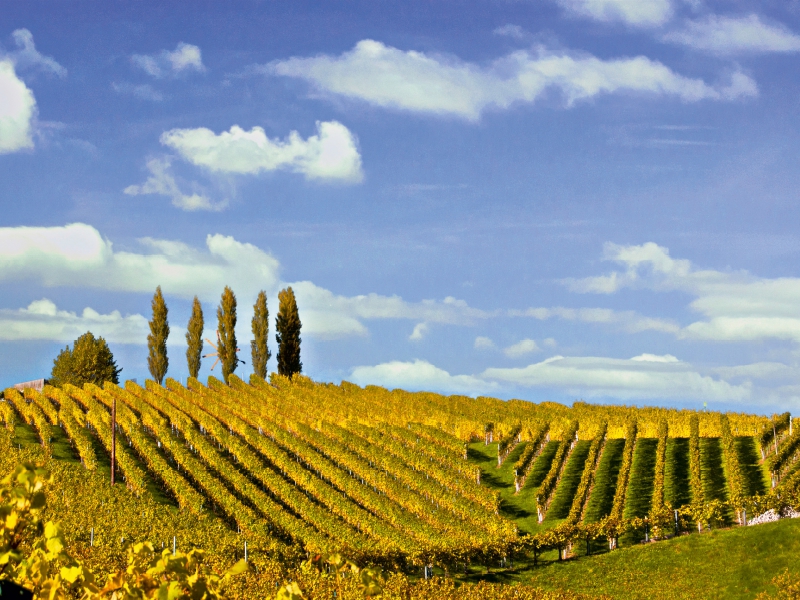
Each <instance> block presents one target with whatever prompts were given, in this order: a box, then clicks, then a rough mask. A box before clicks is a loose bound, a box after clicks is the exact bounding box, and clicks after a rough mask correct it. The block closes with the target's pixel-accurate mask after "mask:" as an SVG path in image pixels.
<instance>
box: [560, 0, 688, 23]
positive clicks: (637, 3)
mask: <svg viewBox="0 0 800 600" xmlns="http://www.w3.org/2000/svg"><path fill="white" fill-rule="evenodd" d="M557 1H558V3H559V4H560V5H561V6H562V7H563V8H565V9H566V10H567V11H569V12H571V13H572V14H574V15H577V16H581V17H589V18H591V19H595V20H597V21H605V22H607V21H622V22H624V23H627V24H629V25H635V26H640V27H653V26H657V25H663V24H664V23H666V22H667V21H668V20H669V19H670V17H671V16H672V4H671V2H670V0H557Z"/></svg>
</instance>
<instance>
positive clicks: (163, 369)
mask: <svg viewBox="0 0 800 600" xmlns="http://www.w3.org/2000/svg"><path fill="white" fill-rule="evenodd" d="M152 307H153V318H152V319H151V320H150V334H149V335H148V336H147V349H148V351H149V355H148V357H147V368H148V369H150V375H151V376H152V377H153V379H155V380H156V381H157V382H158V385H161V382H162V381H164V376H165V375H166V374H167V369H168V368H169V359H168V358H167V337H169V323H168V322H167V303H166V302H164V296H163V294H162V293H161V286H158V287H157V288H156V293H155V294H154V295H153V303H152Z"/></svg>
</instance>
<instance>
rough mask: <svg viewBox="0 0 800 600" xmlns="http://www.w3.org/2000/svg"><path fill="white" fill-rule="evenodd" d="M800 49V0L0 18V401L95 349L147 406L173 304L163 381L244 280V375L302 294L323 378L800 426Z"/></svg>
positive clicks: (23, 12)
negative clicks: (202, 322) (649, 407)
mask: <svg viewBox="0 0 800 600" xmlns="http://www.w3.org/2000/svg"><path fill="white" fill-rule="evenodd" d="M189 6H191V8H189ZM799 54H800V3H797V2H786V1H783V2H775V1H764V2H755V1H751V2H740V1H736V0H729V1H720V2H712V1H704V0H541V1H537V2H533V1H523V0H519V1H510V0H508V1H500V0H498V1H496V2H491V1H486V2H421V1H420V2H416V1H404V2H389V1H386V2H380V3H376V2H283V3H276V2H236V3H222V2H197V3H192V4H191V5H189V4H182V3H163V2H159V3H150V2H136V3H122V2H115V3H108V2H35V1H34V2H24V3H22V2H16V3H8V4H7V5H6V6H5V7H4V9H3V11H2V12H1V13H0V181H2V183H3V185H2V186H0V203H2V209H3V210H2V213H1V214H2V220H0V322H1V323H0V364H1V365H2V369H0V371H1V372H2V374H0V379H1V380H2V381H0V385H8V384H11V383H15V382H17V381H21V380H26V379H32V378H37V377H42V376H46V375H48V374H49V371H50V368H51V366H52V359H53V358H54V356H55V355H56V354H57V352H58V350H59V348H63V347H64V346H65V345H66V344H68V343H70V342H71V341H72V340H73V339H75V337H77V336H78V335H80V334H81V333H83V332H84V331H87V330H91V331H93V332H94V333H95V334H97V335H102V336H104V337H105V338H106V339H107V340H108V341H109V343H110V345H111V347H112V349H113V351H114V353H115V356H116V357H117V359H118V362H119V364H120V366H121V367H122V368H123V376H124V377H135V378H138V379H139V380H140V381H141V380H142V379H144V378H145V377H146V376H147V366H146V346H145V343H146V335H147V320H148V319H149V318H150V300H151V298H152V294H153V291H154V290H155V287H156V286H157V285H161V286H162V288H163V290H164V293H165V296H166V298H167V303H168V306H169V310H170V313H169V314H170V325H171V327H172V335H171V336H170V346H169V351H170V369H169V373H168V374H169V375H171V376H173V377H176V378H184V377H185V376H186V374H187V369H186V361H185V358H184V353H185V342H184V337H183V336H184V333H185V326H186V322H187V320H188V316H189V310H190V305H191V299H192V297H193V296H194V295H198V296H199V297H200V299H201V300H202V301H203V307H204V311H205V316H206V337H209V338H213V335H214V329H215V328H216V317H215V310H216V306H217V304H218V302H219V297H220V294H221V292H222V289H223V287H224V286H225V285H230V286H231V287H232V288H233V289H234V292H235V293H236V294H237V297H238V300H239V328H238V336H239V340H240V347H241V348H242V349H243V352H242V358H243V359H244V360H245V361H246V362H247V363H248V365H245V366H243V367H240V369H241V374H242V375H243V376H245V377H246V376H247V375H248V374H249V362H250V361H249V344H248V341H249V339H250V328H249V324H250V317H251V315H252V304H253V302H254V301H255V298H256V295H257V293H258V291H259V290H261V289H264V290H266V291H267V293H268V296H269V308H270V311H271V313H272V314H273V316H274V313H275V311H276V309H277V292H278V291H279V290H280V289H281V288H282V287H284V286H286V285H292V286H293V288H294V289H295V291H296V293H297V296H298V305H299V310H300V314H301V318H302V320H303V346H302V351H303V356H302V359H303V363H304V372H305V373H306V374H308V375H310V376H311V377H313V378H315V379H320V380H329V381H337V382H338V381H341V380H342V379H347V380H350V381H355V382H357V383H360V384H362V385H363V384H368V383H374V384H379V385H387V386H389V387H404V388H408V389H432V390H436V391H441V392H445V393H463V394H469V395H479V394H487V395H494V396H498V397H503V398H511V397H518V398H525V399H530V400H534V401H541V400H556V401H561V402H570V401H572V400H575V399H585V400H589V401H597V402H624V403H636V404H659V405H669V406H688V407H699V406H702V405H703V403H707V404H708V406H709V407H710V408H711V407H713V408H724V409H731V410H745V411H752V412H765V413H769V412H772V411H775V410H783V409H787V408H788V409H791V408H792V407H793V406H795V405H796V404H797V401H798V398H799V397H800V371H798V357H799V354H798V343H800V267H798V264H800V263H799V262H798V258H800V237H799V236H798V232H797V223H798V220H799V218H800V209H799V208H798V202H797V196H798V193H797V191H796V190H797V187H798V186H797V184H798V176H797V173H798V160H799V159H798V156H800V136H798V128H797V127H796V122H797V116H798V112H799V111H800V103H799V102H798V98H800V95H799V94H800V68H799V67H800V65H799V64H798V55H799ZM272 329H273V330H274V323H273V325H272ZM272 333H273V334H274V331H273V332H272ZM270 346H271V349H272V350H273V359H272V360H271V361H270V363H269V368H270V370H272V369H274V368H275V364H276V363H275V359H274V354H275V352H276V350H277V349H276V347H275V342H274V337H272V338H271V340H270ZM210 366H211V364H210V362H209V363H206V364H204V366H203V369H202V371H201V377H204V376H206V375H208V374H209V373H210V371H209V368H210ZM218 369H219V368H218V367H217V370H216V371H215V372H216V373H218ZM237 373H238V372H237Z"/></svg>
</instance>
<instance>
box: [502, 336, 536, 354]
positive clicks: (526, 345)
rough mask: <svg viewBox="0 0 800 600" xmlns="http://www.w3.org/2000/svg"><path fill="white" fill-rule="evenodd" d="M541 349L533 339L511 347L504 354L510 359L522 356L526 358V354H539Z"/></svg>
mask: <svg viewBox="0 0 800 600" xmlns="http://www.w3.org/2000/svg"><path fill="white" fill-rule="evenodd" d="M539 350H540V348H539V346H537V345H536V342H535V341H534V340H531V339H524V340H521V341H519V342H517V343H516V344H514V345H513V346H509V347H508V348H506V349H505V350H503V352H504V353H505V355H506V356H508V357H509V358H519V357H520V356H525V355H526V354H530V353H531V352H539Z"/></svg>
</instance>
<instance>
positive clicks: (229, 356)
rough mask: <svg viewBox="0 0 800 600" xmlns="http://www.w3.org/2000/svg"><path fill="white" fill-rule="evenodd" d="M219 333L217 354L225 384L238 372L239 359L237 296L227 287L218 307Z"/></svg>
mask: <svg viewBox="0 0 800 600" xmlns="http://www.w3.org/2000/svg"><path fill="white" fill-rule="evenodd" d="M217 323H218V325H217V331H218V332H219V345H218V347H217V353H218V355H219V362H220V364H221V365H222V376H223V377H224V378H225V383H228V377H229V376H230V374H231V373H233V372H234V371H235V370H236V367H237V366H238V363H239V359H238V357H237V356H236V351H237V350H238V348H237V347H236V296H235V295H234V293H233V290H232V289H231V288H229V287H228V286H227V285H226V286H225V291H223V292H222V301H221V302H220V305H219V306H218V307H217Z"/></svg>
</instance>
